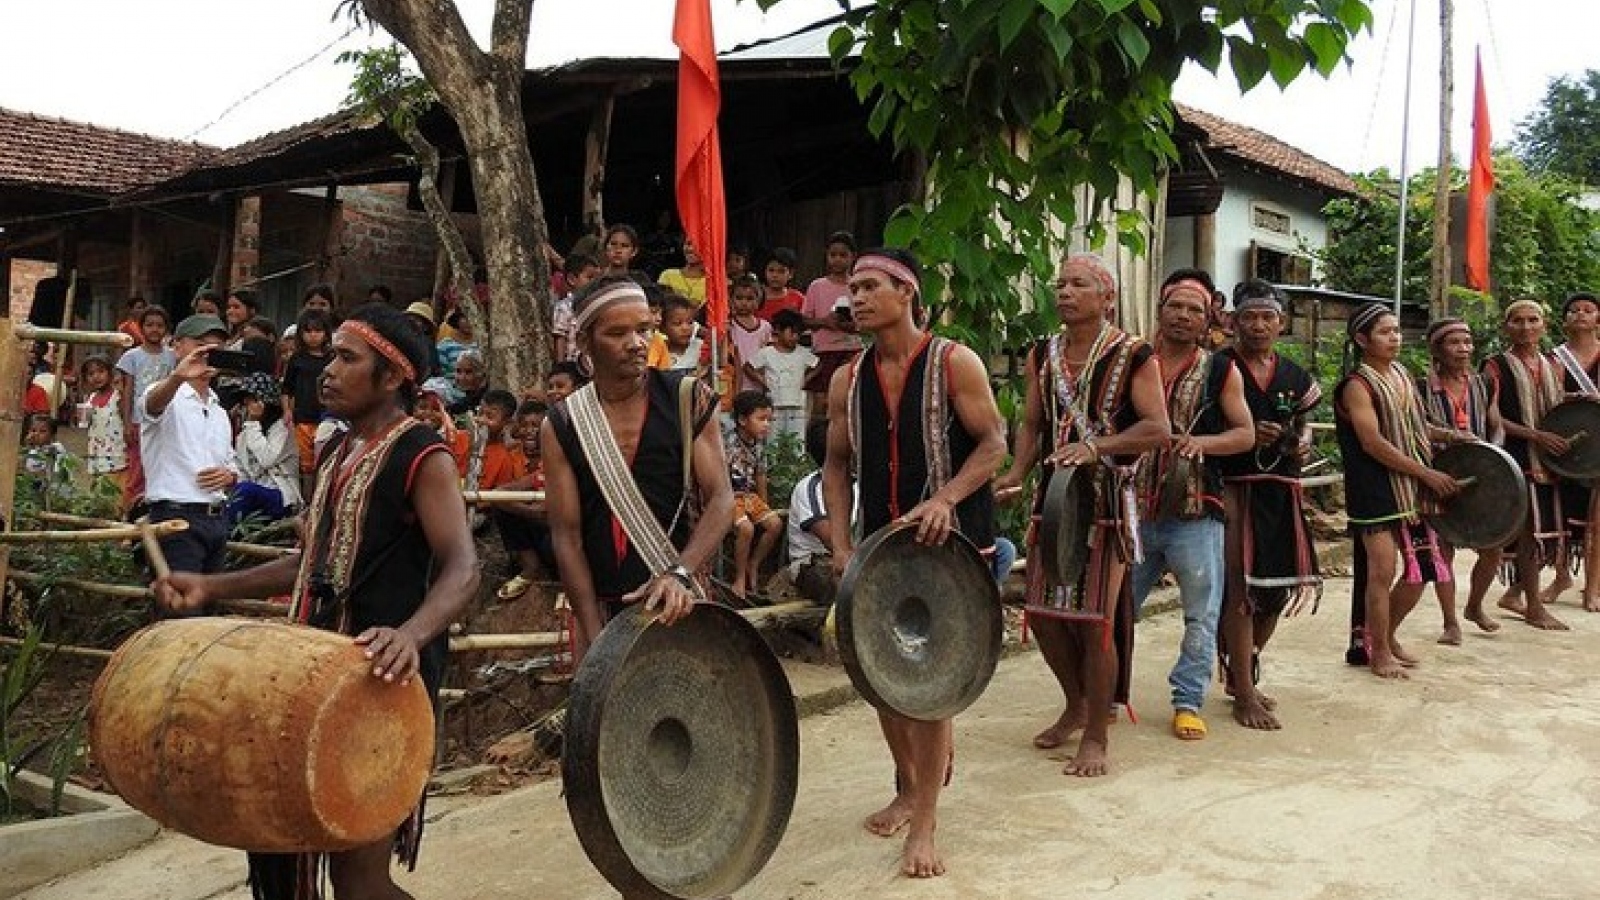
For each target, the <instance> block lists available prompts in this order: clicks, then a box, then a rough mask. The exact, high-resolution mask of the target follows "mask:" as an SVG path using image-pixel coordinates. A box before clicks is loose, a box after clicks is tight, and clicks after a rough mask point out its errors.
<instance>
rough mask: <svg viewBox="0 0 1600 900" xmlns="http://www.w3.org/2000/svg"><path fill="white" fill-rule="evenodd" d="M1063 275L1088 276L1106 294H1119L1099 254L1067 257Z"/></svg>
mask: <svg viewBox="0 0 1600 900" xmlns="http://www.w3.org/2000/svg"><path fill="white" fill-rule="evenodd" d="M1061 273H1062V274H1063V275H1087V276H1089V277H1090V278H1091V279H1093V280H1094V282H1095V284H1098V285H1099V286H1100V290H1102V291H1104V292H1105V293H1107V294H1115V293H1116V292H1117V276H1116V273H1114V272H1112V271H1111V267H1110V266H1107V265H1106V261H1105V260H1103V259H1101V258H1100V257H1099V255H1097V254H1094V253H1074V254H1072V255H1071V256H1069V257H1067V261H1066V262H1064V263H1062V264H1061ZM1206 302H1208V303H1209V302H1210V298H1209V297H1208V298H1207V299H1206Z"/></svg>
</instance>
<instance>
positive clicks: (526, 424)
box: [493, 400, 556, 601]
mask: <svg viewBox="0 0 1600 900" xmlns="http://www.w3.org/2000/svg"><path fill="white" fill-rule="evenodd" d="M545 412H546V407H545V405H544V404H543V403H541V402H539V401H538V400H524V401H522V403H521V404H520V405H519V406H518V407H517V422H516V427H515V429H514V430H513V432H512V434H513V436H514V438H515V439H516V441H517V444H518V450H517V454H516V458H517V462H518V474H517V477H516V478H514V479H512V480H511V481H510V482H508V483H506V484H505V485H504V486H503V488H504V490H508V491H542V490H544V462H543V454H542V453H541V452H540V447H539V429H540V428H541V427H543V426H544V417H545ZM493 516H494V520H495V525H496V527H498V528H499V530H500V540H501V542H502V543H503V544H504V545H505V548H506V555H507V556H510V557H511V558H512V559H515V560H516V562H517V574H516V575H514V576H512V578H511V579H510V580H509V581H507V582H506V583H505V584H503V585H501V586H500V589H499V590H498V591H495V596H496V597H498V598H499V599H501V600H504V601H510V600H516V599H518V598H520V597H522V596H523V595H524V594H526V593H527V592H528V588H530V587H532V586H533V583H534V582H535V581H537V580H539V574H540V572H541V571H542V572H543V573H544V574H545V576H546V577H547V578H554V577H555V575H556V559H555V547H554V544H552V543H551V540H550V526H549V524H548V523H547V520H546V518H545V507H544V502H543V501H542V500H541V501H534V502H532V503H502V504H498V505H496V506H495V507H494V512H493Z"/></svg>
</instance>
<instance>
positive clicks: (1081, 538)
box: [1028, 466, 1094, 584]
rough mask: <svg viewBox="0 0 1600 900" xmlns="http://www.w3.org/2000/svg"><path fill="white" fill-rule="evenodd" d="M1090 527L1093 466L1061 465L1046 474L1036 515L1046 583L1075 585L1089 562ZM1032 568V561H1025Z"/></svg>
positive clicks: (1092, 513) (1091, 523)
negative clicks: (1042, 501)
mask: <svg viewBox="0 0 1600 900" xmlns="http://www.w3.org/2000/svg"><path fill="white" fill-rule="evenodd" d="M1093 524H1094V467H1093V466H1064V467H1062V468H1058V469H1056V470H1055V471H1054V472H1052V473H1051V475H1050V484H1049V486H1048V487H1046V488H1045V495H1044V503H1043V505H1042V509H1041V510H1040V513H1039V554H1038V555H1039V556H1040V557H1042V560H1041V561H1042V562H1043V564H1044V576H1045V581H1046V582H1047V583H1049V584H1077V583H1078V581H1079V579H1080V578H1082V577H1083V567H1084V566H1086V565H1088V563H1089V528H1090V526H1091V525H1093ZM1028 564H1029V565H1033V560H1031V559H1030V560H1029V561H1028Z"/></svg>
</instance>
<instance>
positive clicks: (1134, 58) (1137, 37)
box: [1117, 18, 1150, 69]
mask: <svg viewBox="0 0 1600 900" xmlns="http://www.w3.org/2000/svg"><path fill="white" fill-rule="evenodd" d="M1117 44H1118V45H1119V46H1121V47H1122V52H1124V53H1126V54H1127V55H1128V61H1129V62H1130V63H1132V64H1133V66H1132V67H1133V68H1135V69H1137V68H1139V67H1141V66H1143V65H1144V61H1145V60H1146V59H1147V58H1149V56H1150V39H1149V38H1147V37H1145V36H1144V30H1143V29H1141V28H1140V27H1139V26H1138V24H1137V23H1135V22H1134V21H1133V20H1132V19H1126V18H1125V19H1123V20H1122V21H1120V22H1118V23H1117Z"/></svg>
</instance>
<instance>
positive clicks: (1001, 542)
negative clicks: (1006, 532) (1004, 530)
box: [989, 536, 1017, 585]
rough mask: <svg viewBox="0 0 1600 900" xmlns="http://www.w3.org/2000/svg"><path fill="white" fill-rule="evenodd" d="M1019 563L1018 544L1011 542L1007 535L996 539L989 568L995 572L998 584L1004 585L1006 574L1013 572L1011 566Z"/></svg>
mask: <svg viewBox="0 0 1600 900" xmlns="http://www.w3.org/2000/svg"><path fill="white" fill-rule="evenodd" d="M1016 563H1017V545H1016V544H1013V543H1011V539H1010V538H1007V537H1003V536H1002V537H997V538H995V539H994V554H993V555H992V556H990V557H989V568H990V569H991V570H992V571H993V572H994V580H995V582H996V583H997V584H1000V585H1004V584H1005V583H1006V576H1007V575H1010V574H1011V567H1012V566H1014V565H1016Z"/></svg>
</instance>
